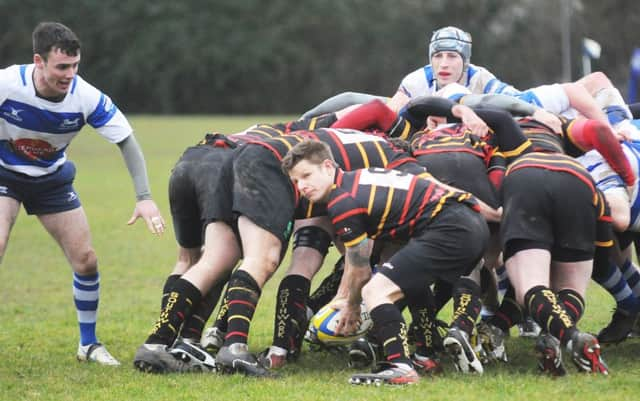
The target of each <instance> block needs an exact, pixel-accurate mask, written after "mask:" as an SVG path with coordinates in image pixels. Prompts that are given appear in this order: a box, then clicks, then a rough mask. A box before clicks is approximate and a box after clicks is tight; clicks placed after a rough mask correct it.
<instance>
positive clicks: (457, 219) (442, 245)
mask: <svg viewBox="0 0 640 401" xmlns="http://www.w3.org/2000/svg"><path fill="white" fill-rule="evenodd" d="M488 243H489V228H488V227H487V223H486V221H485V219H484V218H483V217H482V216H481V215H480V214H479V213H477V212H475V211H473V210H472V209H471V208H470V207H468V206H465V205H463V204H458V203H452V204H447V205H446V206H445V207H444V208H443V209H442V211H441V212H440V213H438V215H437V216H436V217H435V218H434V219H433V220H432V221H431V222H430V223H429V224H428V225H427V226H426V227H424V228H422V229H421V230H420V231H419V232H417V233H416V235H414V236H413V237H412V238H411V239H410V240H409V242H408V243H407V244H406V245H405V246H404V247H402V248H401V249H400V250H399V251H398V252H396V253H395V254H394V255H393V256H392V257H391V259H389V261H388V262H386V263H383V264H382V266H380V267H378V273H379V274H383V275H385V276H386V277H387V278H389V279H390V280H391V281H393V282H394V283H395V284H396V285H397V286H398V287H400V288H401V289H402V292H403V293H404V295H405V297H407V298H409V299H411V298H413V297H416V296H424V289H425V288H426V287H427V286H429V285H431V284H433V283H434V282H435V281H436V280H444V281H447V282H449V283H452V284H453V283H455V282H456V281H457V280H458V278H459V277H460V276H464V275H467V274H469V273H470V272H471V271H472V270H473V268H474V267H475V266H476V264H477V263H478V262H479V261H480V259H481V258H482V256H483V254H484V252H485V250H486V248H487V246H488Z"/></svg>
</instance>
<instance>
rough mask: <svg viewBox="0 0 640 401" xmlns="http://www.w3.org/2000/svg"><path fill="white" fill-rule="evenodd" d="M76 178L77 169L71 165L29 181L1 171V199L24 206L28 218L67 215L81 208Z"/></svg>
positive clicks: (24, 177) (12, 173) (21, 176)
mask: <svg viewBox="0 0 640 401" xmlns="http://www.w3.org/2000/svg"><path fill="white" fill-rule="evenodd" d="M75 176H76V167H75V166H74V165H73V163H72V162H70V161H67V162H65V163H64V164H63V165H62V166H61V167H60V168H59V169H58V170H56V171H55V172H53V173H51V174H48V175H45V176H42V177H29V176H27V175H24V174H20V173H14V172H13V171H9V170H7V169H5V168H2V167H0V196H7V197H10V198H13V199H15V200H17V201H18V202H21V203H22V204H23V205H24V209H25V210H26V211H27V214H35V215H41V214H50V213H59V212H66V211H67V210H72V209H76V208H79V207H80V199H79V198H78V195H77V194H76V191H75V190H74V189H73V179H74V178H75Z"/></svg>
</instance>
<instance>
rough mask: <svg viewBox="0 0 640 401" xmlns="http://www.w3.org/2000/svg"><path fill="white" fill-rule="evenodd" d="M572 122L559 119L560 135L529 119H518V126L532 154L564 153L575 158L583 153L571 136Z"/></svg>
mask: <svg viewBox="0 0 640 401" xmlns="http://www.w3.org/2000/svg"><path fill="white" fill-rule="evenodd" d="M574 121H575V120H567V119H566V118H561V122H562V132H560V133H558V132H555V131H554V130H553V129H552V128H550V127H549V126H547V125H545V124H544V123H542V122H540V121H537V120H535V119H533V118H531V117H523V118H520V119H518V125H520V128H521V129H522V132H523V133H524V134H525V136H526V137H527V138H529V140H530V141H531V144H532V145H533V147H532V151H533V152H547V153H564V154H568V155H570V156H573V157H577V156H580V155H582V154H584V152H585V151H584V150H581V149H580V148H579V147H578V145H577V144H576V143H575V142H574V140H573V137H572V135H571V129H572V126H573V122H574Z"/></svg>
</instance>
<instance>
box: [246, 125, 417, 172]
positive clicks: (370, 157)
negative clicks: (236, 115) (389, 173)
mask: <svg viewBox="0 0 640 401" xmlns="http://www.w3.org/2000/svg"><path fill="white" fill-rule="evenodd" d="M305 140H316V141H321V142H324V143H326V144H328V145H329V147H330V148H331V153H332V154H333V157H334V159H335V161H336V163H337V164H338V165H339V166H340V167H341V168H342V169H344V170H347V171H351V170H355V169H359V168H369V167H386V168H398V167H400V166H404V165H405V164H412V165H413V166H414V167H415V170H414V171H412V172H417V173H418V174H420V173H422V172H424V168H422V167H420V166H419V165H418V164H417V162H416V160H415V159H414V158H413V157H411V156H410V155H409V154H408V153H406V152H403V151H402V150H400V149H398V148H396V147H395V146H393V145H392V144H391V143H389V142H388V141H387V140H386V139H385V138H384V137H381V136H375V135H370V134H366V133H364V132H361V131H356V130H351V129H334V128H320V129H316V130H313V131H306V130H305V131H294V132H292V133H291V134H288V135H283V136H280V137H276V138H271V139H267V140H255V141H250V142H249V143H251V144H255V145H259V146H264V147H266V148H267V149H269V150H270V151H271V152H272V153H273V154H274V155H275V156H276V157H277V158H278V159H279V160H282V158H284V156H285V155H286V154H287V152H288V151H289V150H290V149H291V148H293V147H294V146H295V145H296V144H298V143H300V142H302V141H305Z"/></svg>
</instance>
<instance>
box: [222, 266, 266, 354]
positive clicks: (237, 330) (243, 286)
mask: <svg viewBox="0 0 640 401" xmlns="http://www.w3.org/2000/svg"><path fill="white" fill-rule="evenodd" d="M260 293H261V290H260V287H258V283H256V281H255V280H254V279H253V277H251V276H250V275H249V273H247V272H245V271H244V270H236V271H235V272H234V273H233V274H232V275H231V279H230V280H229V288H228V289H227V300H228V305H229V311H228V312H227V316H228V318H227V335H226V336H225V338H224V346H229V345H231V344H235V343H243V344H246V343H247V338H248V337H249V328H250V326H251V319H253V313H254V312H255V310H256V305H257V304H258V300H259V299H260Z"/></svg>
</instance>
